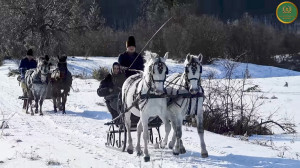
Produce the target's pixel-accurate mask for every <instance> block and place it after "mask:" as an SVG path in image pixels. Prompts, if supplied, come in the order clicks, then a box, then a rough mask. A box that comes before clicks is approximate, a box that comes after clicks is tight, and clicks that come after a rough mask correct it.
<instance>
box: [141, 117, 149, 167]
mask: <svg viewBox="0 0 300 168" xmlns="http://www.w3.org/2000/svg"><path fill="white" fill-rule="evenodd" d="M145 112H146V111H143V113H141V118H140V120H141V122H142V123H143V138H144V154H145V156H144V161H145V162H149V161H150V156H149V152H148V139H149V138H148V120H149V116H147V115H145V114H144V113H145Z"/></svg>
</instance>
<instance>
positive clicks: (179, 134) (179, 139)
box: [173, 115, 183, 155]
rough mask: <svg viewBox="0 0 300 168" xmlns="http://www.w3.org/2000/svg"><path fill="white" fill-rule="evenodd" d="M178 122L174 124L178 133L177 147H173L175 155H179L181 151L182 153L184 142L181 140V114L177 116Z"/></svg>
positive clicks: (176, 133)
mask: <svg viewBox="0 0 300 168" xmlns="http://www.w3.org/2000/svg"><path fill="white" fill-rule="evenodd" d="M177 117H178V118H177V120H176V124H175V126H173V129H174V131H175V135H176V143H175V148H174V149H173V154H174V155H179V153H182V151H181V149H182V142H181V137H182V121H183V119H182V117H181V115H178V116H177Z"/></svg>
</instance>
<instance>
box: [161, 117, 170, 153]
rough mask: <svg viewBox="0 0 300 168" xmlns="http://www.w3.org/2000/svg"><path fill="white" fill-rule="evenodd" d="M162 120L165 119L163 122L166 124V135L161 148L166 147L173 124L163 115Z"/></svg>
mask: <svg viewBox="0 0 300 168" xmlns="http://www.w3.org/2000/svg"><path fill="white" fill-rule="evenodd" d="M161 120H162V121H163V123H164V124H165V132H166V134H165V137H164V139H163V140H162V141H161V142H160V147H161V148H165V147H166V145H167V143H168V137H169V134H170V131H171V124H170V122H169V120H168V119H167V117H161Z"/></svg>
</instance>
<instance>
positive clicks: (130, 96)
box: [122, 53, 208, 162]
mask: <svg viewBox="0 0 300 168" xmlns="http://www.w3.org/2000/svg"><path fill="white" fill-rule="evenodd" d="M150 55H151V57H150V58H149V59H148V60H147V62H146V63H145V70H144V72H143V73H142V74H136V75H133V76H131V77H129V78H128V79H127V80H126V81H125V83H124V84H123V87H122V101H123V105H124V106H125V107H124V108H127V107H130V106H133V104H135V103H136V102H138V103H137V105H135V106H134V107H133V108H131V109H130V110H129V111H128V112H126V113H125V126H126V128H127V130H130V129H131V120H130V116H131V114H134V115H136V116H138V117H140V121H139V123H138V125H137V145H136V152H137V154H138V155H141V154H142V153H143V152H142V150H141V146H140V139H141V133H142V132H144V133H143V139H144V160H145V161H146V162H147V161H150V155H149V152H148V139H149V138H148V122H149V118H150V117H155V116H159V117H160V118H161V120H162V121H163V123H164V125H165V131H166V135H165V137H164V139H163V140H162V141H161V142H160V145H161V147H162V148H164V147H165V146H166V145H167V143H168V136H169V133H170V131H171V124H172V128H173V130H174V134H173V137H172V139H171V141H170V142H169V148H170V149H173V154H174V155H178V154H183V153H185V152H186V150H185V148H184V146H183V142H182V140H181V137H182V123H183V119H184V117H185V115H186V113H187V111H190V112H191V114H195V115H196V119H197V130H198V134H199V137H200V144H201V156H202V157H208V153H207V150H206V145H205V142H204V128H203V107H202V104H203V96H193V95H199V94H202V95H203V92H202V89H201V85H200V84H201V83H200V79H201V73H202V64H201V62H202V55H201V54H200V55H199V56H193V55H190V54H188V55H187V57H186V60H185V62H184V66H185V70H184V73H182V74H172V75H171V76H169V77H167V76H166V75H167V72H168V67H167V66H166V64H165V61H166V59H167V58H168V53H166V54H165V56H164V57H163V58H162V57H157V56H155V55H153V54H150ZM163 94H167V95H171V97H173V100H172V103H171V104H170V105H167V101H169V99H168V98H165V97H163V96H162V97H161V98H160V97H159V95H163ZM145 95H146V96H145ZM149 95H156V96H157V97H156V98H151V96H149ZM182 95H190V96H182ZM140 97H146V98H143V99H140ZM149 97H150V98H149ZM136 99H139V100H138V101H135V100H136ZM189 107H190V108H189ZM170 121H171V124H170ZM127 137H128V147H127V152H128V153H130V154H132V153H133V144H132V137H131V132H130V131H127Z"/></svg>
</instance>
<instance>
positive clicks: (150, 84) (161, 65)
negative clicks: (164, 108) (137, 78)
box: [146, 58, 168, 91]
mask: <svg viewBox="0 0 300 168" xmlns="http://www.w3.org/2000/svg"><path fill="white" fill-rule="evenodd" d="M155 65H157V70H158V73H159V74H162V73H163V70H164V67H165V68H166V72H165V76H164V78H163V79H161V80H156V79H154V78H153V75H154V74H155V69H154V67H155ZM148 74H149V76H150V79H151V80H149V81H148V82H146V85H147V86H148V88H149V91H154V90H155V85H153V84H154V83H161V82H162V83H163V85H164V83H165V81H166V78H167V74H168V67H167V65H166V64H165V63H164V62H162V61H161V58H158V61H156V62H155V63H153V64H152V65H150V67H149V73H148Z"/></svg>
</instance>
